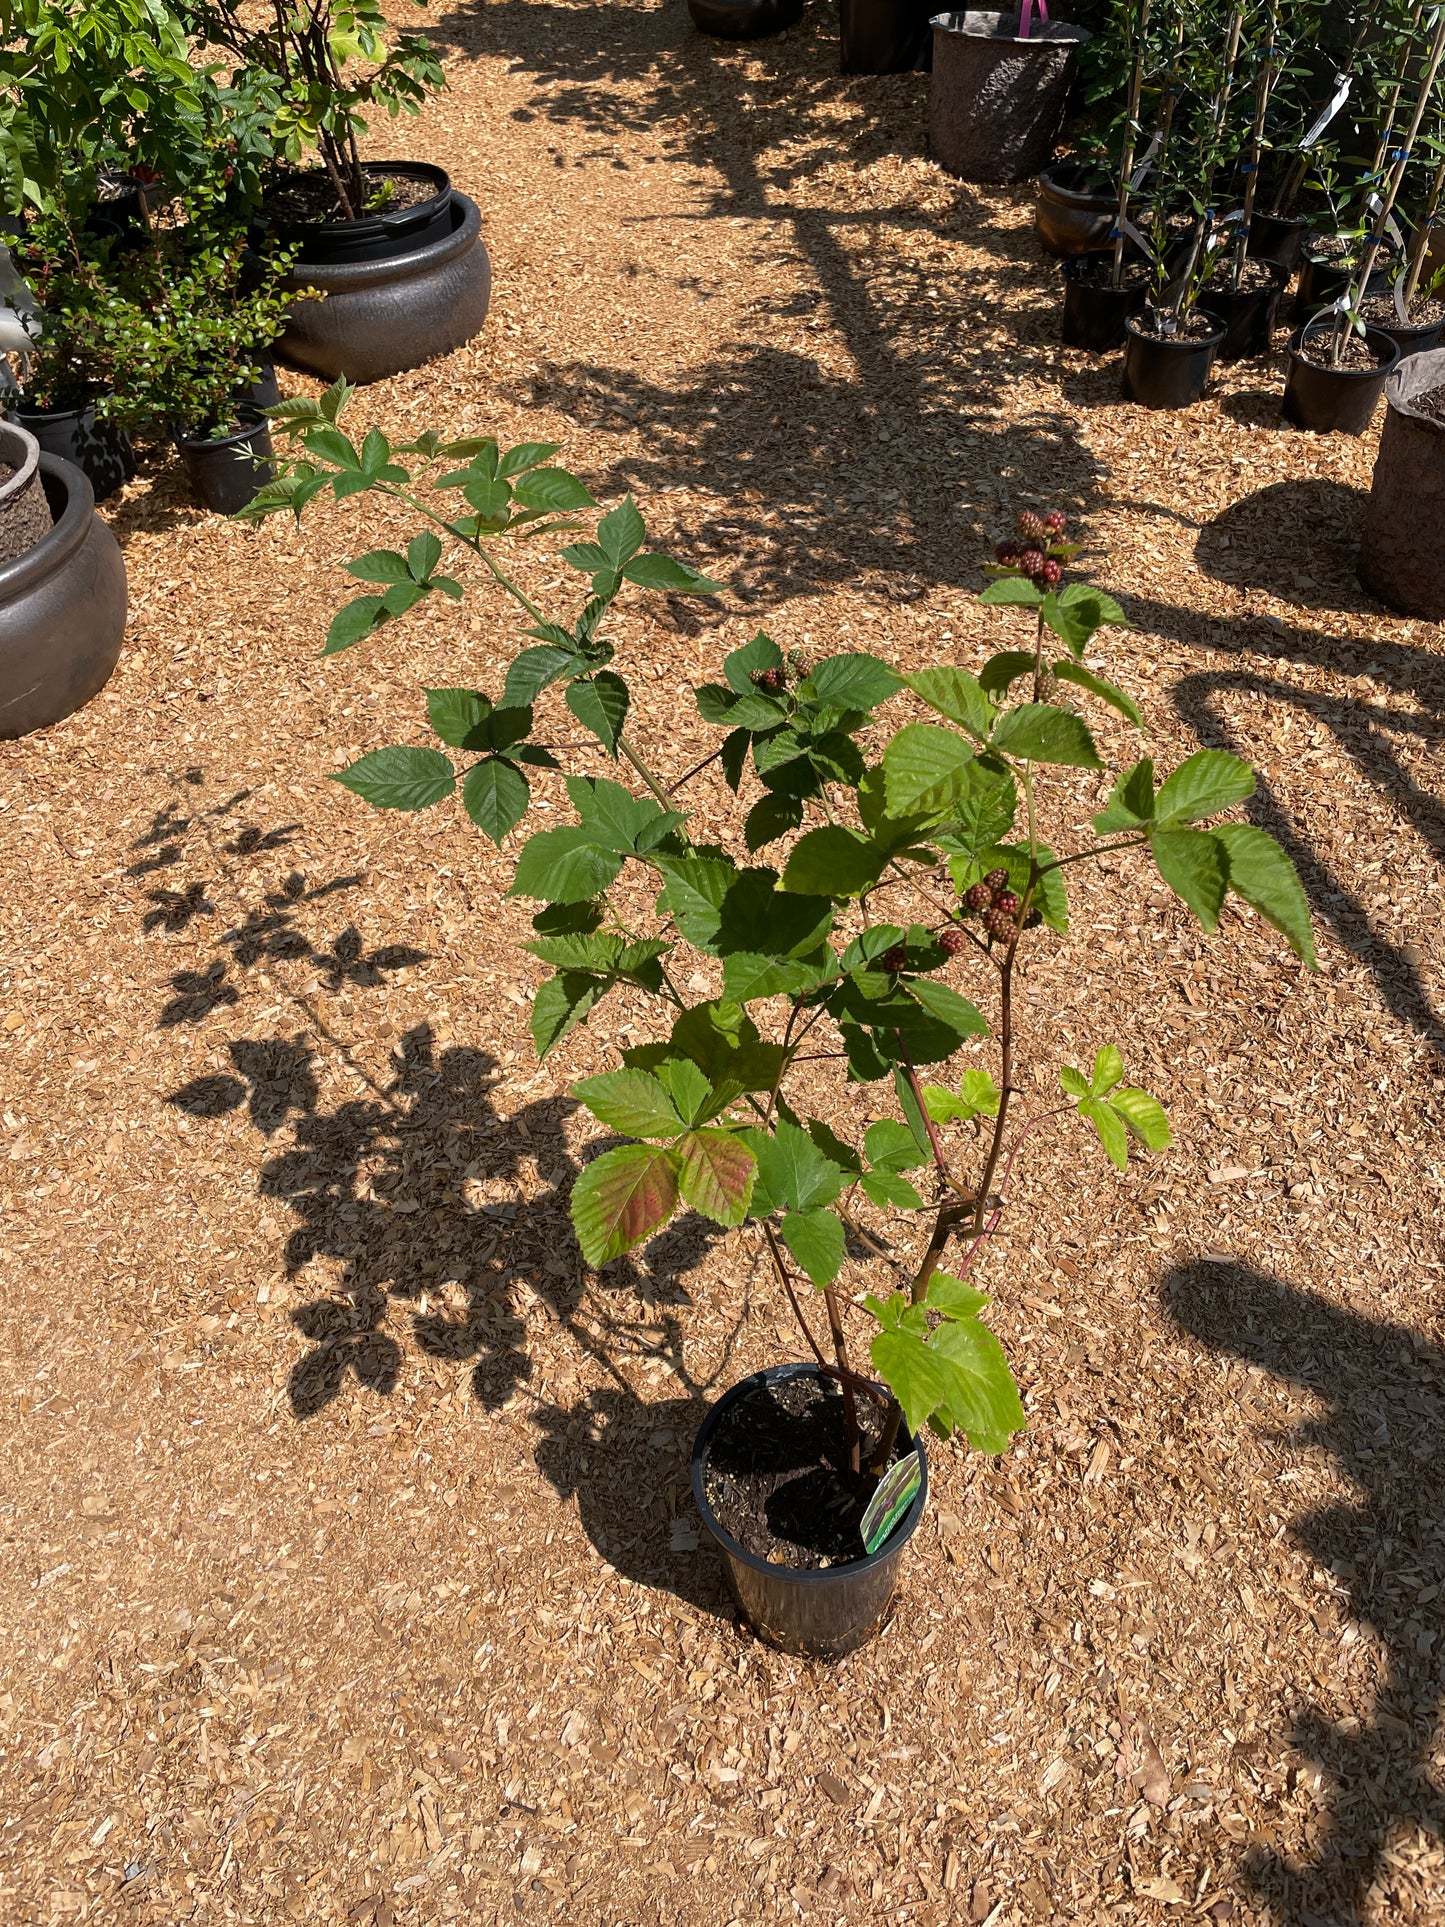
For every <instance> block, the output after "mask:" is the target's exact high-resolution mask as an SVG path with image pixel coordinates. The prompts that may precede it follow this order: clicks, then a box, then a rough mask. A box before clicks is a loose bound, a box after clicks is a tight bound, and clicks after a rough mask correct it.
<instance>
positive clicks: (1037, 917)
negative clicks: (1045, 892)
mask: <svg viewBox="0 0 1445 1927" xmlns="http://www.w3.org/2000/svg"><path fill="white" fill-rule="evenodd" d="M1043 920H1044V913H1043V911H1042V910H1030V911H1029V913H1028V915H1027V916H1026V917H1025V918H1024V929H1025V930H1037V929H1038V927H1039V925H1040V924H1041V923H1042V922H1043Z"/></svg>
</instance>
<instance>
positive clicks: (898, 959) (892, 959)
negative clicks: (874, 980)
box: [878, 943, 908, 971]
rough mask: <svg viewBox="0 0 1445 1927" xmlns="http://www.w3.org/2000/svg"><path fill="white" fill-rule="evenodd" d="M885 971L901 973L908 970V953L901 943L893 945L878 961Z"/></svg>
mask: <svg viewBox="0 0 1445 1927" xmlns="http://www.w3.org/2000/svg"><path fill="white" fill-rule="evenodd" d="M878 961H879V963H880V964H881V965H882V966H883V968H884V969H885V970H891V971H899V970H906V969H907V968H908V952H907V951H906V950H905V949H904V948H903V945H902V944H901V943H895V944H893V945H892V946H891V947H890V948H889V949H887V950H885V951H884V952H883V955H882V956H881V957H880V958H879V959H878Z"/></svg>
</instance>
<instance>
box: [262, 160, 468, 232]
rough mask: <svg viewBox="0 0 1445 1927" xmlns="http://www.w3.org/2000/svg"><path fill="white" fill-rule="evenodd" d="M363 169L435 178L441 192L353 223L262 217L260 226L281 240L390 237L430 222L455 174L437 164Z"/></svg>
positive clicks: (393, 162) (384, 164)
mask: <svg viewBox="0 0 1445 1927" xmlns="http://www.w3.org/2000/svg"><path fill="white" fill-rule="evenodd" d="M362 166H363V167H369V168H373V169H374V170H375V171H376V172H377V173H379V174H382V173H390V174H400V175H404V176H405V175H409V176H415V175H417V174H425V175H431V176H433V177H435V179H436V180H437V189H436V192H435V193H434V194H432V195H431V196H430V197H429V198H428V199H427V200H425V201H418V202H416V204H415V205H414V206H412V207H406V208H390V209H388V208H377V209H376V210H375V212H374V213H371V214H358V215H355V216H354V217H353V218H352V219H351V220H349V221H347V220H341V221H271V220H267V219H266V217H265V216H264V215H262V214H258V216H257V221H256V225H257V226H258V227H260V228H262V229H264V230H265V232H266V233H267V234H274V235H276V236H278V237H284V236H286V235H293V236H296V235H303V234H338V235H340V236H342V238H343V239H346V238H350V237H352V236H356V237H358V238H359V237H360V236H361V235H363V234H365V233H370V232H373V231H374V230H377V229H380V231H381V232H382V233H383V234H386V233H389V232H390V231H391V230H392V229H393V228H401V229H405V228H407V227H415V226H419V225H420V224H421V223H422V222H423V221H425V220H427V219H429V217H430V215H431V213H433V212H434V211H435V209H436V206H437V204H438V202H440V201H443V200H445V199H446V197H447V195H448V194H450V193H451V191H452V177H451V175H450V174H448V172H447V170H446V169H445V168H444V167H438V166H437V164H436V162H435V161H413V160H389V161H371V160H366V161H363V162H362Z"/></svg>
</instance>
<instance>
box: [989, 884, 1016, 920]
mask: <svg viewBox="0 0 1445 1927" xmlns="http://www.w3.org/2000/svg"><path fill="white" fill-rule="evenodd" d="M993 907H994V909H995V910H1002V911H1003V913H1004V915H1005V916H1006V917H1016V916H1017V915H1018V913H1019V900H1018V898H1017V897H1016V896H1015V895H1014V893H1013V891H1012V890H1000V891H999V893H998V895H997V896H996V897H995V898H994V900H993Z"/></svg>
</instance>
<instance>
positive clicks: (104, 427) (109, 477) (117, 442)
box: [10, 401, 135, 502]
mask: <svg viewBox="0 0 1445 1927" xmlns="http://www.w3.org/2000/svg"><path fill="white" fill-rule="evenodd" d="M10 419H11V420H12V421H17V422H19V424H20V426H21V427H22V428H25V429H28V430H29V431H30V433H31V434H32V435H33V436H34V437H35V439H36V441H37V442H39V444H40V446H41V448H42V449H43V450H44V452H45V453H46V454H47V455H58V456H59V457H60V459H61V460H62V461H63V462H73V463H74V465H75V466H76V467H77V468H78V469H79V470H80V472H81V473H82V474H83V475H84V476H85V478H86V480H87V481H88V482H89V483H90V486H91V488H92V490H93V491H94V494H95V499H96V501H97V502H103V501H104V500H105V499H106V497H107V496H108V495H114V494H115V492H116V490H117V489H118V488H124V487H125V484H126V483H127V482H128V481H130V480H131V479H132V477H133V476H134V475H135V452H134V450H133V449H132V448H131V445H130V436H129V435H127V434H126V432H125V430H124V429H123V428H117V427H116V426H115V424H114V423H113V422H108V421H102V420H100V419H99V418H98V417H97V415H96V412H95V403H94V402H93V401H91V402H87V403H86V404H85V406H84V407H83V408H27V407H25V405H24V404H23V403H21V404H20V405H19V406H17V407H15V408H13V409H12V410H11V411H10Z"/></svg>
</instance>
